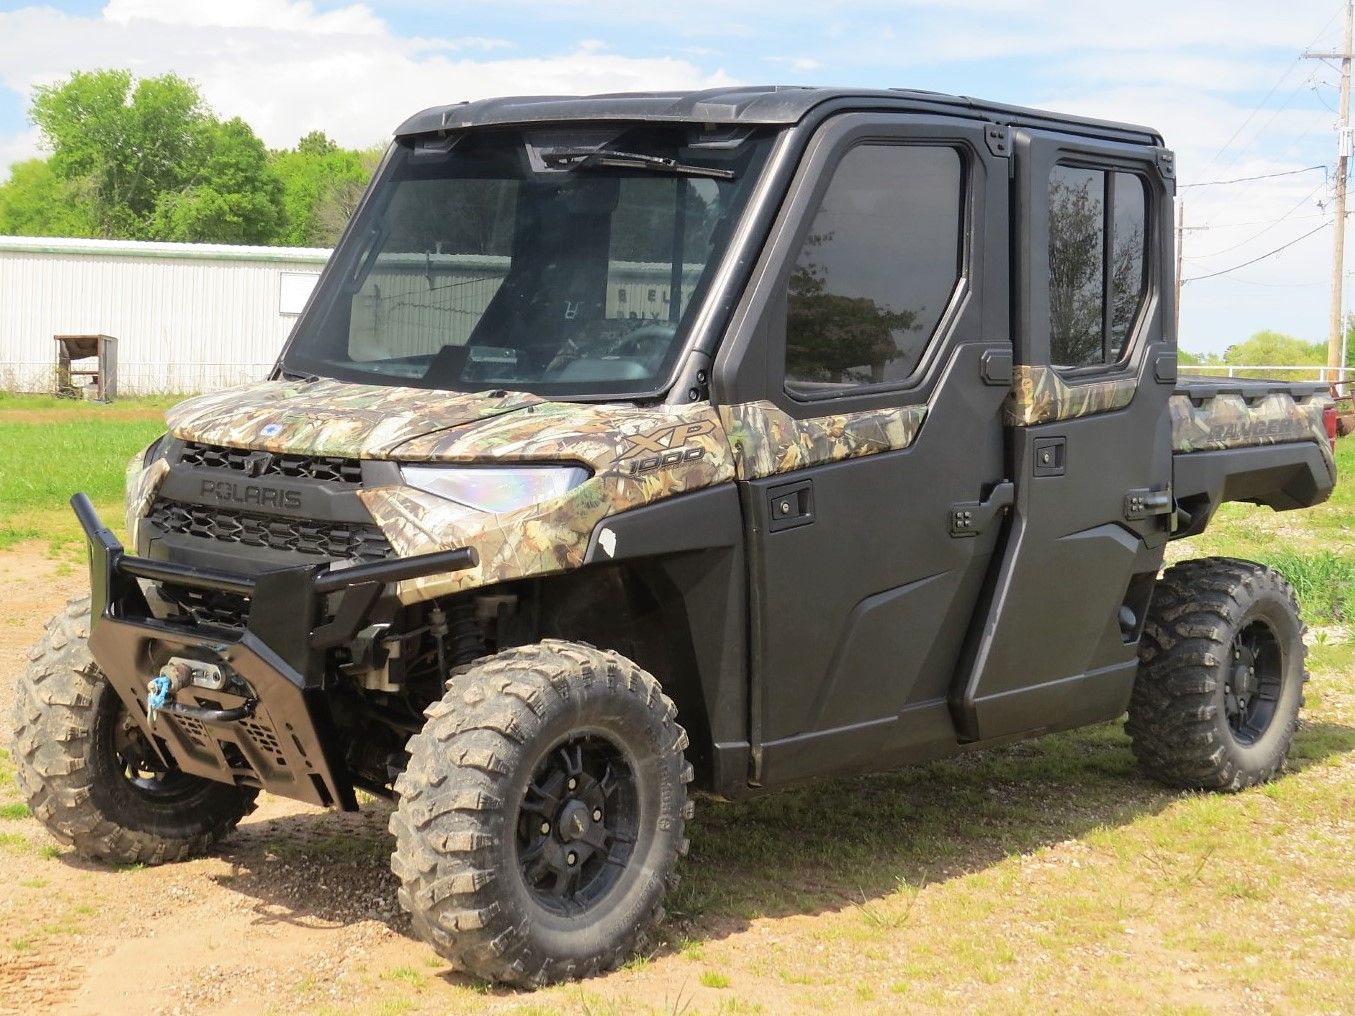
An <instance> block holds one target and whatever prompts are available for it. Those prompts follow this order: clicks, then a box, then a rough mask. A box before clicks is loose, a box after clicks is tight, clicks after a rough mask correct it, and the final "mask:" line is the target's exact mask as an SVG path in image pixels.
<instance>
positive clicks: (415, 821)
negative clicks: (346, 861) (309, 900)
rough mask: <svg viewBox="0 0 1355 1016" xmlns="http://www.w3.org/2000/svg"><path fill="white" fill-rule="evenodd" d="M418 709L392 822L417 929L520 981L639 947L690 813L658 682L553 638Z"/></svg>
mask: <svg viewBox="0 0 1355 1016" xmlns="http://www.w3.org/2000/svg"><path fill="white" fill-rule="evenodd" d="M426 715H427V716H428V722H427V724H426V725H425V726H424V729H423V731H422V732H421V733H419V734H418V735H416V736H415V737H414V738H413V739H412V740H411V741H410V744H409V755H410V758H409V764H408V766H407V767H406V769H405V771H404V773H403V774H401V776H400V778H399V780H398V781H397V782H396V785H395V789H396V792H397V794H398V795H399V799H400V803H399V806H398V807H397V809H396V811H395V812H394V814H393V815H392V816H391V832H393V833H394V834H395V837H396V850H395V853H394V855H393V856H392V858H391V867H392V869H393V870H394V872H395V874H396V876H397V877H399V879H400V881H401V888H400V891H399V897H400V903H401V905H402V906H403V907H404V908H405V910H407V911H408V912H409V913H410V915H411V916H412V918H413V921H414V927H415V929H416V931H417V932H418V933H419V934H420V936H421V937H423V938H424V939H426V940H427V941H428V942H430V943H431V944H432V945H433V947H434V948H435V949H436V950H437V951H438V952H439V953H440V954H441V955H443V956H444V957H446V958H447V959H449V960H451V961H452V962H453V963H455V964H457V965H458V966H460V967H462V968H463V969H465V970H467V971H469V972H470V973H473V974H475V975H476V976H479V977H482V978H484V979H486V980H493V981H505V982H509V983H513V984H518V985H524V986H538V985H543V984H549V983H552V982H555V981H560V980H564V979H568V978H574V977H586V976H588V975H590V974H593V973H596V972H598V971H601V970H610V969H613V968H615V967H616V966H617V965H618V964H620V963H621V962H622V961H623V960H625V959H626V957H628V956H629V955H631V953H633V952H635V951H636V950H637V949H638V948H640V947H641V946H642V945H643V943H644V941H645V939H646V936H647V934H648V932H649V930H650V929H651V928H652V927H653V925H654V924H656V923H657V922H658V921H659V920H660V919H661V918H662V916H663V906H662V899H663V895H664V892H665V890H666V888H667V885H668V884H669V883H670V882H671V881H672V880H673V878H674V868H675V867H676V864H677V861H678V858H679V857H680V856H681V855H683V854H685V853H686V851H687V840H686V839H685V837H684V828H685V823H686V820H687V819H688V818H689V817H690V816H691V805H690V803H689V802H688V800H687V783H688V781H689V780H690V779H691V776H692V770H691V766H690V765H689V764H688V763H687V761H686V759H685V757H684V751H685V749H686V747H687V735H686V733H685V732H684V731H683V729H682V728H681V727H680V726H679V725H678V724H677V721H676V715H677V710H676V708H675V707H674V705H673V703H672V702H671V701H670V700H669V699H668V697H667V696H666V695H664V694H663V692H662V691H661V690H660V688H659V684H658V682H657V681H656V680H655V679H654V678H653V677H652V676H651V675H649V674H647V673H646V672H645V671H643V670H641V669H640V668H639V667H637V666H636V665H635V664H633V663H631V662H630V661H629V660H627V659H625V658H624V657H622V656H620V655H618V654H617V653H614V652H605V651H602V650H598V649H594V648H592V647H590V646H585V645H579V644H576V643H570V642H558V641H546V642H542V643H540V644H538V645H531V646H522V647H519V648H516V649H510V650H507V651H505V652H502V653H499V654H498V655H497V656H494V657H491V658H489V659H487V660H483V661H481V662H480V663H478V664H476V665H474V666H473V667H471V668H470V669H469V670H468V671H466V672H464V673H462V674H459V675H457V676H455V677H453V678H452V680H451V681H449V682H448V689H447V694H446V695H445V697H444V698H443V699H442V700H441V701H440V702H437V703H434V705H433V706H431V707H430V708H429V709H428V711H427V714H426Z"/></svg>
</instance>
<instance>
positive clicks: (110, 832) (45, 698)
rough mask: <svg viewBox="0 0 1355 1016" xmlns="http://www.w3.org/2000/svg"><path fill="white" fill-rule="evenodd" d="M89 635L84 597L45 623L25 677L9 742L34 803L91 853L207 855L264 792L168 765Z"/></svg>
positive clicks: (162, 857) (172, 857) (150, 858)
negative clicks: (97, 658) (108, 675)
mask: <svg viewBox="0 0 1355 1016" xmlns="http://www.w3.org/2000/svg"><path fill="white" fill-rule="evenodd" d="M88 638H89V598H88V597H83V598H81V599H78V600H72V601H71V602H70V603H69V604H67V606H66V610H65V611H64V612H62V613H60V614H58V615H56V617H54V618H52V620H51V621H49V622H48V623H47V630H46V632H45V633H44V635H43V638H42V641H40V642H39V643H38V644H37V645H35V646H34V647H33V648H32V649H31V650H30V651H29V660H30V663H29V665H28V669H27V671H26V672H25V673H24V676H23V677H22V678H20V680H19V687H18V694H17V695H16V696H15V700H14V713H13V724H12V730H13V732H14V733H13V745H12V747H13V755H14V761H15V764H16V773H15V776H16V779H17V782H18V784H19V788H20V790H21V791H22V792H23V795H24V797H25V799H26V800H27V802H28V807H29V810H31V811H32V812H33V814H34V816H35V817H36V818H37V819H38V821H40V822H41V823H42V824H43V825H44V826H46V827H47V830H48V831H49V832H50V833H51V834H52V835H53V836H55V837H56V838H57V839H58V840H60V841H61V842H62V843H65V844H67V845H73V846H74V847H75V850H76V852H77V853H78V854H80V855H81V856H82V857H87V858H90V859H93V860H99V861H107V862H109V863H113V864H161V863H163V862H166V861H180V860H184V859H186V858H188V857H193V856H196V855H199V854H202V853H205V852H206V851H207V850H208V848H210V847H211V846H212V845H213V844H214V843H215V842H216V841H217V840H219V839H220V838H221V837H222V836H224V835H226V834H227V833H228V832H230V831H231V830H232V829H234V828H235V826H236V825H237V824H238V823H239V821H240V819H242V818H244V816H245V815H247V814H249V813H250V812H251V811H253V810H254V798H255V796H256V795H257V793H258V792H257V791H254V790H247V789H242V788H239V787H234V786H231V785H230V784H227V783H217V782H215V781H213V780H205V779H202V778H201V777H197V776H189V775H187V774H185V773H183V772H181V771H179V770H178V769H177V768H175V767H173V766H171V767H169V768H166V767H165V766H164V764H163V763H162V762H160V761H159V760H158V759H157V758H156V757H155V754H154V752H153V751H151V750H149V748H148V746H147V744H146V742H145V740H144V737H143V735H142V734H141V732H140V726H139V725H138V724H136V723H135V722H132V721H131V719H130V717H128V715H127V712H126V708H125V707H124V706H123V704H122V700H121V699H120V698H119V697H118V694H117V692H115V691H114V690H113V689H112V687H111V686H110V685H109V684H108V682H107V680H106V679H105V678H104V675H103V674H102V672H100V670H99V667H98V664H96V663H95V662H94V657H93V656H92V655H91V654H90V651H89V644H88Z"/></svg>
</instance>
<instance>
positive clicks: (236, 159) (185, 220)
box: [149, 117, 283, 244]
mask: <svg viewBox="0 0 1355 1016" xmlns="http://www.w3.org/2000/svg"><path fill="white" fill-rule="evenodd" d="M194 130H195V133H196V134H197V138H196V140H195V144H194V149H195V154H196V157H195V166H194V169H193V172H192V175H191V176H189V177H188V178H187V179H186V180H185V181H184V184H183V186H182V187H180V188H179V189H175V190H167V191H164V192H162V193H161V194H160V196H159V198H158V200H157V201H156V204H155V209H154V211H153V213H152V214H151V217H150V222H149V229H150V232H151V234H153V235H154V236H155V237H156V238H157V239H160V240H178V241H183V242H188V243H257V244H264V243H271V242H273V241H274V240H275V239H276V238H277V236H278V234H279V232H280V230H281V228H282V224H283V206H282V183H281V182H280V181H279V180H278V178H277V176H275V175H274V173H273V171H272V170H271V169H270V168H269V165H268V153H267V151H266V150H265V149H264V146H263V142H262V141H260V140H259V139H258V137H256V136H255V134H254V131H253V130H252V129H250V126H249V124H247V123H245V122H244V121H243V120H241V119H240V118H239V117H236V118H235V119H233V120H228V121H226V122H225V123H221V122H219V121H216V120H209V121H207V122H205V123H202V124H199V125H197V126H196V127H195V128H194Z"/></svg>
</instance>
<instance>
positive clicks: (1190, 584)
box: [1125, 558, 1308, 791]
mask: <svg viewBox="0 0 1355 1016" xmlns="http://www.w3.org/2000/svg"><path fill="white" fill-rule="evenodd" d="M1303 631H1304V628H1303V622H1302V620H1301V619H1300V617H1299V608H1298V603H1297V602H1296V600H1295V598H1294V591H1293V590H1292V589H1291V588H1290V587H1289V584H1288V583H1287V582H1285V580H1284V579H1283V578H1281V577H1280V575H1279V574H1278V573H1276V572H1274V571H1272V570H1271V569H1269V568H1266V567H1264V566H1263V565H1259V564H1255V563H1253V562H1251V561H1239V560H1235V559H1232V558H1202V559H1200V560H1196V561H1184V562H1182V563H1180V564H1178V565H1176V566H1175V567H1172V568H1170V569H1168V570H1167V571H1166V572H1165V573H1164V574H1163V576H1162V578H1161V579H1159V580H1158V583H1157V588H1156V590H1155V592H1154V594H1153V605H1152V609H1151V610H1150V611H1149V613H1148V621H1147V624H1146V625H1145V627H1144V632H1143V639H1142V641H1141V642H1140V644H1139V671H1138V676H1137V678H1136V679H1135V682H1134V693H1133V696H1132V698H1131V700H1130V704H1129V720H1128V722H1127V723H1126V724H1125V730H1126V731H1127V732H1128V733H1129V735H1130V737H1131V738H1132V739H1133V751H1134V755H1135V756H1136V757H1137V758H1138V761H1139V764H1140V765H1141V766H1142V767H1143V768H1144V770H1145V771H1146V772H1147V773H1148V774H1149V775H1151V776H1152V777H1154V778H1155V779H1157V780H1159V781H1160V782H1162V783H1165V784H1166V785H1167V786H1169V787H1179V788H1183V789H1191V790H1221V791H1237V790H1243V789H1245V788H1247V787H1252V786H1256V785H1257V784H1260V783H1265V782H1267V781H1268V780H1270V779H1271V778H1272V777H1274V775H1275V774H1276V773H1277V772H1279V771H1280V770H1281V769H1282V768H1283V767H1284V763H1285V758H1286V757H1287V755H1288V753H1289V748H1290V746H1291V744H1292V743H1293V740H1294V732H1295V730H1296V729H1297V726H1298V713H1299V707H1300V706H1301V705H1302V704H1303V684H1304V682H1305V681H1306V680H1307V677H1308V675H1307V673H1306V672H1305V670H1304V658H1305V656H1306V653H1307V650H1306V648H1305V647H1304V644H1303Z"/></svg>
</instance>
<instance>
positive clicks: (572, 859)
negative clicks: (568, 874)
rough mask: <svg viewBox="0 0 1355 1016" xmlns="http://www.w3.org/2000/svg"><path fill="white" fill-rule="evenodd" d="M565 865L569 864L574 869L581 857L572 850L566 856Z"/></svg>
mask: <svg viewBox="0 0 1355 1016" xmlns="http://www.w3.org/2000/svg"><path fill="white" fill-rule="evenodd" d="M565 863H566V864H568V865H569V866H570V867H571V868H572V867H574V865H576V864H578V863H579V855H578V854H576V853H574V851H572V850H571V851H570V852H569V853H568V854H567V855H565Z"/></svg>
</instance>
